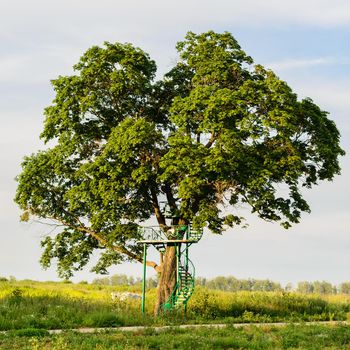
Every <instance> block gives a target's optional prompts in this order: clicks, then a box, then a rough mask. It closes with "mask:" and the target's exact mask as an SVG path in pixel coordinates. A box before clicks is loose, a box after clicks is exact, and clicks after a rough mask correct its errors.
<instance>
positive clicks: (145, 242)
mask: <svg viewBox="0 0 350 350" xmlns="http://www.w3.org/2000/svg"><path fill="white" fill-rule="evenodd" d="M193 242H197V240H195V239H164V240H144V241H137V242H136V243H140V244H141V243H142V244H163V243H193Z"/></svg>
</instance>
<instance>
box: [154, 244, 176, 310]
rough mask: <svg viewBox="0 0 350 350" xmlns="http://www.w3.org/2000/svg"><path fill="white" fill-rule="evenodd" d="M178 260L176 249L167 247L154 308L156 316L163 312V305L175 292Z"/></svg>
mask: <svg viewBox="0 0 350 350" xmlns="http://www.w3.org/2000/svg"><path fill="white" fill-rule="evenodd" d="M176 260H177V259H176V247H175V246H170V245H169V246H167V248H166V251H165V254H164V259H163V263H162V272H161V273H160V277H159V282H158V290H157V301H156V304H155V308H154V314H155V315H159V314H160V313H162V312H163V308H162V305H163V304H164V303H166V302H167V301H168V299H169V297H170V295H171V293H172V292H173V290H174V287H175V284H176Z"/></svg>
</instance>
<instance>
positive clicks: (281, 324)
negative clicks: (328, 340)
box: [48, 321, 349, 334]
mask: <svg viewBox="0 0 350 350" xmlns="http://www.w3.org/2000/svg"><path fill="white" fill-rule="evenodd" d="M289 325H307V326H313V325H330V326H337V325H349V322H347V321H320V322H296V323H294V322H275V323H233V324H222V323H220V324H213V323H212V324H183V325H178V326H161V327H147V326H132V327H111V328H74V329H70V330H69V331H73V332H78V333H98V332H106V331H117V332H140V331H144V330H146V329H152V330H154V331H156V332H162V331H166V330H168V329H174V328H178V329H187V328H191V329H196V328H205V327H207V328H225V327H227V326H229V327H234V328H242V327H285V326H289ZM66 331H68V330H67V329H51V330H48V332H49V333H50V334H60V333H62V332H66Z"/></svg>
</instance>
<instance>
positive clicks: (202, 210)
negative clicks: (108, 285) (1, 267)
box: [15, 31, 344, 308]
mask: <svg viewBox="0 0 350 350" xmlns="http://www.w3.org/2000/svg"><path fill="white" fill-rule="evenodd" d="M177 50H178V52H179V61H178V62H177V63H176V64H175V66H174V67H173V68H172V69H171V70H170V71H169V72H168V73H167V74H165V75H164V77H163V79H161V80H159V81H154V79H155V72H156V65H155V62H154V61H152V60H151V59H150V57H149V56H148V54H146V53H145V52H144V51H142V50H141V49H139V48H135V47H134V46H132V45H131V44H120V43H116V44H111V43H105V44H104V47H97V46H94V47H92V48H90V49H89V50H87V51H86V52H85V54H84V55H83V56H82V57H81V59H80V61H79V62H78V64H76V65H75V66H74V69H75V74H74V75H71V76H60V77H58V78H57V79H55V80H53V81H52V85H53V88H54V90H55V93H56V96H55V98H54V100H53V103H52V105H51V106H49V107H47V108H46V109H45V117H46V119H45V123H44V129H43V132H42V134H41V138H42V139H43V140H44V141H45V142H49V141H51V142H54V144H55V145H54V146H52V147H51V148H48V149H46V150H44V151H40V152H38V153H36V154H32V155H31V156H29V157H26V158H25V159H24V161H23V164H22V168H23V171H22V173H21V174H20V175H19V176H18V178H17V181H18V189H17V194H16V198H15V200H16V202H17V203H18V205H19V206H20V208H21V209H22V210H23V215H22V219H23V220H28V218H29V217H30V216H34V217H39V218H42V219H44V220H49V221H53V222H55V223H56V224H57V230H56V231H54V232H52V233H51V234H49V235H48V236H47V237H46V238H44V240H43V241H42V247H43V249H44V252H43V255H42V258H41V264H42V265H43V266H44V267H49V266H50V264H51V262H52V261H53V260H57V264H58V265H57V266H58V274H59V275H60V276H63V277H69V276H71V275H72V273H73V272H74V271H76V270H79V269H81V268H83V267H84V266H85V265H86V264H87V262H88V261H89V258H90V256H91V254H92V253H93V252H94V251H97V252H99V253H100V259H99V261H98V263H97V265H96V266H95V268H94V271H97V272H105V271H106V269H107V268H108V267H109V266H110V265H112V264H118V263H121V262H122V261H125V260H133V261H140V262H141V261H142V258H141V249H140V246H139V245H137V244H136V241H137V240H139V239H140V231H139V230H137V228H138V226H139V225H140V224H142V222H143V221H145V220H147V219H149V218H151V217H155V218H156V220H157V221H158V224H159V226H160V227H161V228H163V229H164V230H165V231H166V229H168V228H169V227H168V226H167V222H166V219H165V217H164V215H163V213H162V210H161V209H162V208H161V205H160V201H161V200H163V201H164V200H166V202H167V204H168V205H169V207H170V208H171V211H172V212H173V213H176V217H177V219H176V222H175V224H181V225H182V224H189V223H191V224H192V225H193V226H194V227H195V228H203V227H207V228H208V229H209V230H210V231H211V232H213V233H221V232H222V231H223V230H224V229H226V228H227V227H233V226H235V225H241V224H242V222H243V218H242V217H241V216H240V214H239V208H240V207H241V206H242V204H243V205H247V206H249V207H251V210H252V212H253V213H255V214H256V215H258V216H259V217H260V218H262V219H264V220H268V221H276V222H280V223H281V224H282V225H283V226H284V227H286V228H288V227H289V226H290V225H291V224H293V223H297V222H299V219H300V216H301V213H302V212H309V210H310V209H309V206H308V204H307V202H306V201H305V199H304V198H303V195H302V192H301V189H302V188H303V187H305V188H311V187H312V186H313V185H316V184H317V183H318V181H320V180H332V179H333V177H334V176H335V175H336V174H339V173H340V167H339V164H338V158H339V156H340V155H343V154H344V151H343V150H342V149H341V148H340V146H339V137H340V136H339V132H338V130H337V128H336V126H335V124H334V122H333V121H331V120H330V119H328V117H327V113H326V112H324V111H322V110H321V109H320V108H319V107H318V106H317V105H316V104H315V103H314V102H313V101H312V100H311V99H309V98H307V99H303V100H301V101H299V100H298V99H297V95H296V94H295V93H293V91H292V90H291V88H290V87H289V86H288V85H287V83H285V82H284V81H282V80H280V79H279V78H278V77H277V76H276V75H275V74H274V73H273V72H272V71H270V70H267V69H265V68H263V67H262V66H261V65H254V64H253V59H252V58H251V57H249V56H248V55H246V53H245V52H244V51H243V50H242V49H241V47H240V46H239V44H238V43H237V41H236V40H235V39H234V38H233V36H232V35H231V34H230V33H227V32H226V33H223V34H217V33H214V32H212V31H210V32H207V33H204V34H200V35H197V34H194V33H191V32H189V33H188V34H187V36H186V38H185V40H184V41H182V42H179V43H178V44H177ZM147 265H148V266H152V267H153V268H154V269H155V270H156V271H157V272H159V274H160V278H159V286H158V304H157V307H158V308H159V307H160V305H161V304H162V303H164V301H165V300H166V299H167V297H168V296H169V293H170V292H171V291H172V288H173V286H174V283H175V282H174V278H175V250H174V248H173V247H170V246H169V247H167V249H166V252H165V254H164V259H163V261H162V263H160V264H158V263H156V262H153V261H147Z"/></svg>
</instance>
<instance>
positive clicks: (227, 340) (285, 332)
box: [0, 325, 350, 350]
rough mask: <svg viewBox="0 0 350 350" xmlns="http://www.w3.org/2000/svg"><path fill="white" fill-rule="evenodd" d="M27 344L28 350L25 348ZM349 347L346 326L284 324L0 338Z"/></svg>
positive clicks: (183, 348)
mask: <svg viewBox="0 0 350 350" xmlns="http://www.w3.org/2000/svg"><path fill="white" fill-rule="evenodd" d="M29 344H30V347H28V345H29ZM349 345H350V327H349V326H342V325H336V326H325V325H312V326H311V325H288V326H285V327H255V326H249V327H242V328H234V327H232V326H227V327H224V328H209V327H203V328H189V329H180V328H171V329H167V330H164V331H162V332H157V331H155V330H154V329H147V330H143V331H137V332H131V333H130V332H116V331H113V332H112V331H111V332H104V333H94V334H79V333H75V332H65V333H63V334H60V335H52V336H45V337H41V336H40V337H34V338H25V337H17V336H16V335H11V336H4V335H0V348H1V349H6V350H19V349H21V350H22V349H28V350H29V349H30V350H37V349H57V350H65V349H69V350H80V349H84V350H95V349H99V350H107V349H118V350H119V349H120V350H123V349H144V350H147V349H179V350H187V349H207V350H215V349H218V350H221V349H266V350H271V349H310V350H314V349H337V350H345V349H348V348H349Z"/></svg>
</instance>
